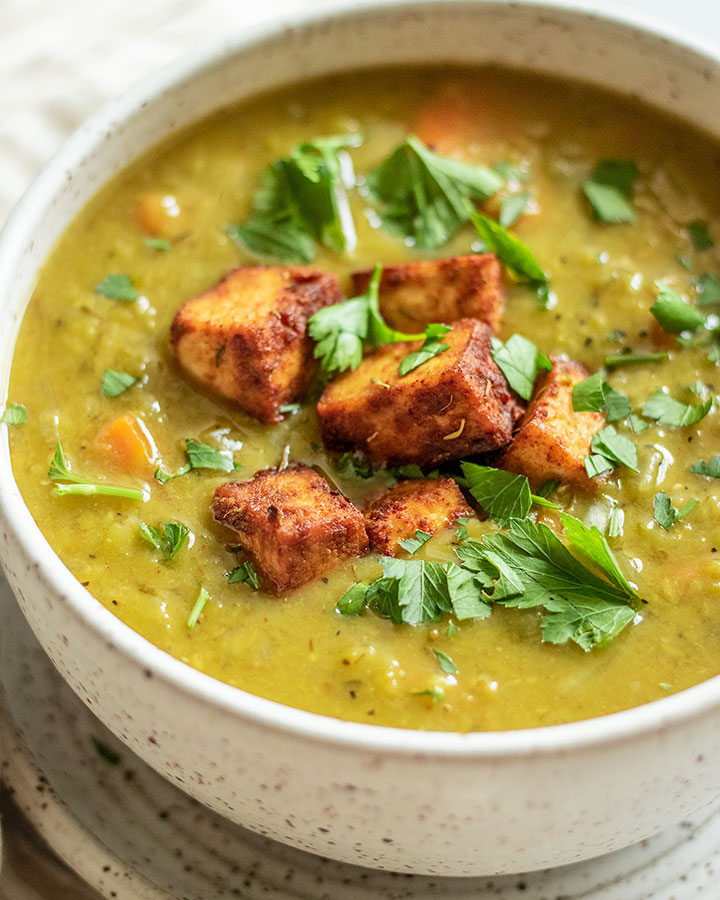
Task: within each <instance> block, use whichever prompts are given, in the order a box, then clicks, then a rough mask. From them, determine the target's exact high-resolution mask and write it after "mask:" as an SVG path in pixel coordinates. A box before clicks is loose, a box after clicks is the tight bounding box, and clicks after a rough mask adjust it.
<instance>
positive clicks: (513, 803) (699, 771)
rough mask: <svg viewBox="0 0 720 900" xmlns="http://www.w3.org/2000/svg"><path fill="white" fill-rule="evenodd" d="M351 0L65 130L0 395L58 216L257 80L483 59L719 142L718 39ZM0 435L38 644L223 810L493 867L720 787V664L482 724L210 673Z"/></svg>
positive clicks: (412, 866) (567, 854) (118, 730)
mask: <svg viewBox="0 0 720 900" xmlns="http://www.w3.org/2000/svg"><path fill="white" fill-rule="evenodd" d="M356 6H357V4H356V3H354V2H353V3H351V2H349V0H338V2H337V3H336V4H335V12H334V13H332V14H329V15H323V17H322V18H313V17H312V16H311V15H308V14H307V13H304V12H302V10H301V7H300V6H298V12H297V13H296V14H295V15H294V16H293V17H292V21H290V22H276V23H274V24H273V25H271V26H268V27H265V28H263V29H260V30H258V31H255V32H252V33H247V32H246V33H242V34H240V35H238V36H237V37H236V38H234V39H232V40H228V41H226V42H224V43H222V44H221V45H219V46H217V47H215V48H214V50H212V51H211V52H210V53H207V54H205V55H204V56H201V57H199V58H195V59H192V60H185V61H183V62H182V63H181V64H179V65H178V66H175V67H174V68H172V69H170V70H167V71H165V72H163V73H162V74H161V75H160V76H158V77H155V78H153V79H151V80H149V81H147V82H145V83H144V84H143V85H141V86H140V87H139V88H138V89H136V90H135V91H133V92H131V93H130V94H128V95H126V96H125V97H123V98H122V99H121V100H119V101H118V102H117V103H115V104H114V105H112V106H111V107H109V108H108V109H106V110H105V111H103V112H102V113H101V114H99V115H98V116H96V117H95V118H94V119H93V120H92V121H91V122H90V123H88V125H86V126H85V127H84V128H82V129H81V130H80V131H79V132H78V133H77V134H76V135H75V136H74V137H73V138H72V139H71V141H70V142H69V143H68V144H67V145H66V147H65V149H64V150H63V151H62V152H61V154H60V155H59V156H58V157H57V158H56V159H55V160H54V161H53V163H52V164H51V165H50V166H49V167H48V168H47V170H46V171H45V172H44V174H43V175H42V176H41V178H39V179H38V181H37V182H36V184H35V186H34V188H33V189H32V190H31V191H30V192H29V193H28V195H27V196H26V198H25V199H24V201H23V203H22V204H21V206H20V207H19V209H18V210H17V212H16V214H15V216H14V217H13V219H12V221H11V222H10V224H9V225H8V227H7V229H6V231H5V233H4V236H3V238H2V243H1V244H0V298H1V299H0V303H1V304H2V308H1V309H2V312H1V315H2V331H1V334H0V398H3V397H4V396H5V392H6V385H7V378H8V372H9V369H10V361H11V357H12V347H13V342H14V339H15V335H16V333H17V328H18V324H19V321H20V318H21V316H22V313H23V310H24V307H25V304H26V302H27V298H28V296H29V294H30V292H31V291H32V288H33V285H34V283H35V280H36V276H37V271H38V267H39V266H40V265H41V264H42V261H43V259H44V258H45V256H46V255H47V253H48V252H49V251H50V249H51V248H52V246H53V244H54V242H55V240H56V238H57V237H58V235H59V234H60V233H61V232H62V230H63V229H64V228H65V227H66V225H67V223H68V222H69V221H70V220H71V219H72V218H73V216H74V215H75V214H76V213H77V212H78V211H79V209H80V208H81V207H82V206H83V204H84V203H85V202H86V201H87V200H88V199H89V198H90V197H91V196H92V195H93V193H94V192H95V191H96V190H97V189H98V188H99V187H100V186H101V185H102V184H103V183H104V182H105V181H107V179H108V178H110V177H111V176H112V175H113V174H114V173H115V172H117V171H118V170H119V169H122V168H123V167H124V166H125V165H127V164H128V163H129V162H130V161H131V160H132V159H134V158H135V157H136V156H137V155H138V154H139V153H141V152H142V151H143V150H145V149H146V148H147V147H148V146H150V145H152V144H154V143H156V142H157V141H159V140H160V139H161V138H164V137H166V136H167V135H169V134H171V133H173V132H174V131H176V130H177V129H179V128H182V127H184V126H185V125H187V124H189V123H191V122H193V121H195V120H197V119H198V118H200V117H201V116H203V115H205V114H206V113H208V112H212V111H214V110H216V109H218V108H219V107H220V106H222V105H225V104H228V103H230V102H232V101H235V100H241V99H243V98H245V97H248V96H251V95H252V94H254V93H256V92H258V91H261V90H265V89H268V88H271V87H274V86H277V85H281V84H285V83H288V82H291V81H294V80H296V79H298V78H300V77H308V76H313V75H319V74H323V73H329V72H331V71H336V70H339V69H345V68H349V67H357V66H360V65H373V64H388V63H397V62H410V61H424V62H433V61H452V62H457V63H460V62H462V63H470V62H498V63H505V64H509V65H513V66H517V67H521V68H528V69H533V70H537V71H540V72H546V73H551V74H554V75H560V76H571V77H581V78H584V79H586V80H587V81H590V82H593V83H596V84H601V85H605V86H608V87H610V88H614V89H617V90H619V91H622V92H625V93H634V94H636V95H638V96H639V97H640V98H641V99H642V100H644V101H645V102H648V103H652V104H655V105H656V106H658V107H660V108H662V109H664V110H667V111H669V112H671V113H675V114H678V115H680V116H682V117H684V118H685V119H686V120H687V121H689V122H691V123H693V124H699V125H703V126H704V127H705V128H706V129H707V130H709V131H711V132H713V133H714V134H715V135H716V136H718V137H720V115H718V110H720V64H719V63H718V56H717V55H716V54H714V53H713V51H712V50H711V49H708V48H702V47H699V46H697V44H695V45H693V44H692V43H691V42H690V41H684V42H683V41H680V40H679V39H677V38H673V39H670V38H669V37H668V36H667V35H664V34H663V33H662V32H661V31H660V30H659V29H658V28H656V27H654V26H652V25H648V24H647V23H645V24H642V23H641V24H636V23H628V22H620V21H611V20H608V19H606V18H603V17H597V16H594V15H591V14H588V13H587V12H579V11H572V10H570V9H567V8H560V7H558V8H553V7H552V6H538V5H535V4H524V3H519V4H517V3H513V4H510V3H492V2H489V3H478V2H464V3H459V2H428V3H411V2H396V3H387V2H385V3H377V2H374V3H365V4H363V5H362V7H363V8H362V9H361V10H359V11H358V10H357V9H355V7H356ZM3 430H4V429H3ZM0 438H1V443H0V556H1V557H2V560H3V564H4V567H5V569H6V572H7V575H8V578H9V580H10V583H11V585H12V586H13V588H14V590H15V592H16V594H17V596H18V598H19V601H20V604H21V607H22V609H23V611H24V612H25V615H26V616H27V618H28V620H29V622H30V624H31V625H32V627H33V629H34V631H35V633H36V634H37V636H38V638H39V639H40V641H41V643H42V644H43V646H44V647H45V649H46V651H47V652H48V654H49V655H50V657H51V659H52V660H53V662H54V663H55V665H56V666H57V668H58V669H59V670H60V672H61V673H62V675H63V676H64V677H65V679H66V680H67V681H68V683H69V684H70V685H71V686H72V687H73V688H74V690H75V691H76V692H77V693H78V694H79V695H80V696H81V697H82V699H83V700H84V701H85V702H86V703H87V704H88V705H89V706H90V707H91V708H92V709H93V711H94V712H95V713H96V714H97V715H98V716H99V718H100V719H101V720H102V721H103V722H104V723H105V724H106V725H107V726H108V727H109V728H110V729H111V730H112V731H113V732H114V733H115V734H116V735H117V736H118V737H119V738H120V739H121V740H122V741H124V742H125V743H126V744H127V745H128V746H129V747H130V748H132V750H134V751H135V752H136V753H138V754H139V755H140V756H141V757H142V758H143V759H144V760H146V761H147V762H148V763H149V764H150V765H151V766H153V767H154V768H155V769H157V770H158V771H159V772H161V773H163V774H164V775H165V776H166V777H167V778H169V779H170V780H171V781H172V782H174V783H175V784H176V785H178V786H180V787H182V788H183V789H184V790H185V791H187V792H188V793H190V794H191V795H192V796H194V797H196V798H197V799H199V800H201V801H202V802H204V803H205V804H207V805H208V806H210V807H212V808H213V809H214V810H216V811H217V812H219V813H221V814H222V815H224V816H226V817H228V818H230V819H232V820H234V821H235V822H239V823H242V824H243V825H245V826H247V827H249V828H250V829H253V830H255V831H257V832H259V833H261V834H264V835H269V836H272V837H274V838H276V839H278V840H280V841H283V842H286V843H289V844H292V845H294V846H295V847H299V848H302V849H306V850H310V851H312V852H315V853H319V854H323V855H326V856H330V857H334V858H337V859H340V860H345V861H351V862H354V863H356V864H360V865H365V866H372V867H376V868H385V869H394V870H397V871H401V872H424V873H432V874H437V875H473V874H480V873H482V874H490V873H500V872H517V871H525V870H531V869H537V868H541V867H545V866H554V865H560V864H562V863H568V862H571V861H575V860H580V859H584V858H588V857H591V856H594V855H598V854H601V853H604V852H607V851H610V850H614V849H617V848H619V847H623V846H626V845H628V844H631V843H633V842H634V841H638V840H640V839H642V838H645V837H647V836H648V835H651V834H653V833H656V832H658V831H660V830H661V829H663V828H665V827H666V826H668V825H670V824H672V823H675V822H678V821H679V820H680V819H682V818H683V817H685V816H687V815H689V814H691V813H693V812H694V811H696V810H698V809H700V808H701V807H702V806H703V805H704V804H707V803H709V802H710V801H712V800H713V799H714V798H715V797H717V795H718V792H719V791H720V680H719V679H717V678H716V679H713V680H712V681H709V682H706V683H704V684H702V685H700V686H698V687H696V688H693V689H691V690H688V691H686V692H684V693H682V694H678V695H676V696H671V697H668V698H666V699H663V700H661V701H658V702H656V703H653V704H650V705H648V706H644V707H639V708H637V709H634V710H630V711H628V712H623V713H618V714H615V715H613V716H608V717H605V718H602V719H595V720H590V721H585V722H580V723H575V724H571V725H563V726H555V727H552V728H541V729H537V730H534V731H524V732H522V731H515V732H506V733H477V734H444V733H423V732H411V731H402V730H396V729H390V728H380V727H371V726H367V725H359V724H353V723H348V722H341V721H337V720H333V719H329V718H323V717H320V716H317V715H312V714H309V713H305V712H301V711H298V710H294V709H289V708H287V707H283V706H280V705H278V704H275V703H272V702H269V701H266V700H263V699H260V698H258V697H254V696H251V695H249V694H246V693H243V692H241V691H239V690H236V689H233V688H231V687H228V686H227V685H224V684H220V683H218V682H216V681H213V680H212V679H210V678H208V677H206V676H204V675H202V674H200V673H199V672H197V671H195V670H193V669H191V668H189V667H187V666H185V665H183V664H182V663H180V662H178V661H177V660H174V659H172V658H170V657H169V656H167V655H166V654H164V653H163V652H161V651H159V650H158V649H156V648H155V647H154V646H152V645H150V644H149V643H148V642H146V641H145V640H144V639H142V638H141V637H139V636H138V635H137V634H135V633H133V632H131V631H130V630H129V629H128V628H127V627H125V626H124V625H123V624H122V623H121V622H120V621H119V620H117V619H116V618H115V617H114V616H113V615H112V614H111V613H109V612H108V611H107V610H106V609H105V608H103V607H102V606H101V605H100V604H99V603H97V602H96V601H95V600H94V599H93V598H92V597H91V596H90V594H88V593H87V592H86V591H85V590H84V589H83V588H82V586H81V585H80V584H79V583H78V582H77V581H76V580H75V579H74V578H73V577H72V575H71V574H70V573H69V572H68V571H67V569H65V567H64V566H63V565H62V563H61V562H60V560H59V559H58V558H57V557H56V556H55V554H54V553H53V551H52V549H51V548H50V547H49V546H48V545H47V543H46V542H45V540H44V539H43V537H42V535H41V534H40V531H39V530H38V528H37V526H36V525H35V523H34V521H33V519H32V517H31V516H30V514H29V512H28V510H27V508H26V507H25V505H24V504H23V501H22V498H21V497H20V494H19V492H18V490H17V487H16V485H15V482H14V480H13V477H12V472H11V467H10V460H9V454H8V445H7V439H6V435H5V434H4V433H3V434H1V435H0Z"/></svg>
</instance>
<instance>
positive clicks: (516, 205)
mask: <svg viewBox="0 0 720 900" xmlns="http://www.w3.org/2000/svg"><path fill="white" fill-rule="evenodd" d="M529 204H530V192H529V191H523V192H522V193H520V194H510V195H509V196H508V197H505V198H504V199H503V201H502V203H501V204H500V216H499V221H500V224H501V225H502V227H503V228H509V227H510V226H511V225H513V224H514V223H515V222H516V221H517V220H518V219H519V218H520V216H521V215H522V214H523V213H524V212H525V210H526V209H527V208H528V205H529Z"/></svg>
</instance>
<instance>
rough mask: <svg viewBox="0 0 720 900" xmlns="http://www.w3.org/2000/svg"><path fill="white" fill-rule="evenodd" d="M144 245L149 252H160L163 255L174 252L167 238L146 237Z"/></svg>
mask: <svg viewBox="0 0 720 900" xmlns="http://www.w3.org/2000/svg"><path fill="white" fill-rule="evenodd" d="M143 244H145V246H146V247H147V248H148V250H159V251H160V252H162V253H167V252H168V250H172V244H171V243H170V241H168V240H167V239H166V238H161V237H146V238H145V240H144V241H143Z"/></svg>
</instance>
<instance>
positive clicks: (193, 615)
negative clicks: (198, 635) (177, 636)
mask: <svg viewBox="0 0 720 900" xmlns="http://www.w3.org/2000/svg"><path fill="white" fill-rule="evenodd" d="M209 599H210V594H208V592H207V591H206V590H205V588H204V587H201V588H200V593H199V594H198V595H197V600H196V601H195V604H194V606H193V608H192V610H191V612H190V615H189V616H188V620H187V625H188V628H194V627H195V626H196V625H197V621H198V619H199V618H200V613H201V612H202V611H203V609H204V608H205V604H206V603H207V602H208V600H209Z"/></svg>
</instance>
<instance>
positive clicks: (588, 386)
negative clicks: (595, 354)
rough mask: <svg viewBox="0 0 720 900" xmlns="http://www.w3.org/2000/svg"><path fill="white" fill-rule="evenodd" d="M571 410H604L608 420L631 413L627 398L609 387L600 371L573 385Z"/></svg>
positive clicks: (614, 419)
mask: <svg viewBox="0 0 720 900" xmlns="http://www.w3.org/2000/svg"><path fill="white" fill-rule="evenodd" d="M572 403H573V410H574V411H575V412H602V411H603V410H606V418H607V420H608V422H615V421H617V420H618V419H625V418H627V417H628V416H629V415H630V414H631V413H632V407H631V406H630V401H629V400H628V398H627V397H626V396H625V395H624V394H621V393H620V392H619V391H616V390H615V389H614V388H611V387H610V385H609V384H608V383H607V381H605V379H604V378H603V373H602V372H595V374H594V375H590V376H589V377H588V378H586V379H585V380H584V381H579V382H578V383H577V384H576V385H574V386H573V391H572Z"/></svg>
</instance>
